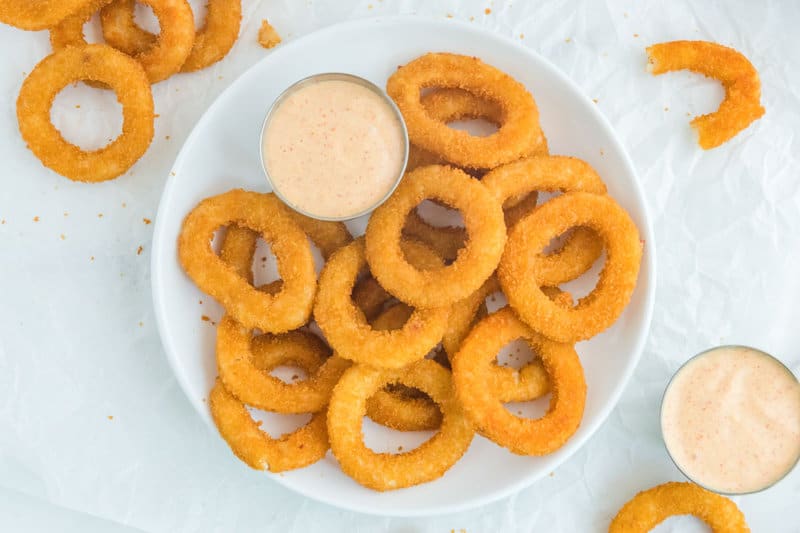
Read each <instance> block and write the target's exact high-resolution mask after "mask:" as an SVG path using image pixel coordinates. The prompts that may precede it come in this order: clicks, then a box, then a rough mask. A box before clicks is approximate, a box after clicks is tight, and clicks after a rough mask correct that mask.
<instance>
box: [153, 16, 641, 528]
mask: <svg viewBox="0 0 800 533" xmlns="http://www.w3.org/2000/svg"><path fill="white" fill-rule="evenodd" d="M429 51H448V52H456V53H460V54H469V55H475V56H478V57H480V58H482V59H483V60H485V61H486V62H488V63H490V64H492V65H494V66H496V67H498V68H500V69H502V70H504V71H506V72H508V73H510V74H511V75H512V76H514V77H515V78H516V79H518V80H520V81H521V82H522V83H524V84H525V85H526V86H527V87H528V89H529V90H530V91H531V92H532V93H533V95H534V97H535V98H536V101H537V103H538V105H539V110H540V112H541V122H542V126H543V128H544V131H545V134H546V135H547V138H548V141H549V143H550V149H551V152H552V153H555V154H569V155H574V156H577V157H581V158H583V159H585V160H586V161H588V162H589V163H591V164H592V165H593V166H594V167H595V168H596V169H597V171H598V172H599V173H600V175H601V176H602V177H603V178H604V179H605V181H606V183H607V184H608V188H609V193H610V194H612V195H613V196H614V198H616V200H617V201H618V202H619V203H620V204H622V205H623V206H624V207H625V208H626V209H627V210H628V212H629V213H630V214H631V216H632V217H633V219H634V220H635V222H636V224H637V225H638V227H639V230H640V231H641V234H642V238H643V239H645V241H646V243H647V244H646V246H645V254H644V261H643V263H642V269H641V273H640V275H639V283H638V286H637V289H636V291H635V293H634V295H633V299H632V301H631V303H630V305H629V306H628V308H627V310H626V311H625V313H624V315H623V316H622V317H621V319H620V320H619V321H618V322H617V323H616V324H615V325H614V327H613V328H611V329H610V330H609V331H607V332H605V333H603V334H602V335H599V336H597V337H595V338H594V339H592V340H591V341H589V342H584V343H581V344H579V345H578V347H577V348H578V352H579V353H580V356H581V360H582V361H583V364H584V368H585V372H586V380H587V383H588V397H587V402H586V412H585V414H584V419H583V424H582V425H581V427H580V429H579V430H578V432H577V433H576V434H575V435H574V436H573V437H572V439H570V441H569V442H568V443H567V444H566V445H565V446H564V447H563V448H562V449H561V450H559V451H558V452H556V453H554V454H552V455H549V456H546V457H520V456H516V455H513V454H511V453H509V452H508V451H507V450H506V449H504V448H501V447H499V446H496V445H494V444H492V443H491V442H489V441H487V440H484V439H483V438H480V437H476V438H475V440H474V442H473V443H472V446H471V447H470V449H469V451H468V452H467V454H466V455H465V456H464V457H463V458H462V459H461V461H459V462H458V463H457V464H456V465H455V466H454V467H453V468H452V469H451V470H450V471H448V472H447V474H446V475H445V476H444V477H443V478H441V479H439V480H437V481H435V482H432V483H428V484H425V485H422V486H417V487H412V488H408V489H402V490H397V491H393V492H388V493H377V492H373V491H370V490H368V489H366V488H364V487H362V486H360V485H358V484H357V483H355V482H354V481H353V480H351V479H350V478H348V477H347V476H346V475H345V474H343V473H342V472H341V471H340V470H339V468H338V465H337V463H336V460H335V459H334V458H333V457H332V456H331V455H330V453H329V454H328V456H327V457H326V458H325V459H324V460H322V461H320V462H318V463H317V464H314V465H312V466H310V467H308V468H305V469H301V470H297V471H293V472H287V473H284V474H281V475H272V474H268V473H265V474H264V475H265V476H269V477H271V478H272V479H274V480H275V481H277V482H278V483H281V484H283V485H285V486H286V487H288V488H290V489H292V490H295V491H297V492H299V493H301V494H304V495H306V496H308V497H310V498H314V499H316V500H319V501H322V502H325V503H328V504H331V505H335V506H337V507H342V508H346V509H352V510H357V511H362V512H366V513H373V514H383V515H394V516H399V515H405V516H410V515H425V514H433V513H446V512H455V511H459V510H462V509H466V508H469V507H474V506H477V505H480V504H485V503H488V502H490V501H493V500H496V499H499V498H502V497H504V496H508V495H510V494H512V493H513V492H515V491H518V490H520V489H522V488H523V487H526V486H528V485H530V484H531V483H533V482H534V481H536V480H537V479H538V478H540V477H542V476H543V475H546V474H548V473H550V472H552V471H553V470H554V469H555V468H556V467H558V465H559V464H561V463H562V462H564V461H565V460H566V459H567V458H568V457H569V456H571V455H572V454H573V453H575V451H576V450H578V449H579V448H580V447H581V446H582V445H583V444H584V443H585V442H586V441H587V439H588V438H589V437H590V436H591V435H592V434H593V433H594V432H595V431H596V430H597V428H598V427H599V426H600V424H602V422H603V421H604V420H605V419H606V417H607V416H608V414H609V412H610V411H611V409H612V408H613V407H614V405H615V404H616V402H617V400H618V398H619V396H620V394H621V392H622V390H623V388H624V386H625V384H626V383H627V381H628V379H629V378H630V376H631V373H632V372H633V369H634V367H635V366H636V362H637V360H638V359H639V356H640V354H641V352H642V348H643V346H644V342H645V339H646V336H647V333H648V329H649V325H650V318H651V315H652V309H653V300H654V292H655V264H654V261H655V250H654V246H653V243H654V240H653V236H652V229H651V226H650V221H649V219H648V215H647V207H646V204H645V200H644V197H643V194H642V191H641V188H640V186H639V182H638V180H637V178H636V174H635V171H634V169H633V166H632V165H631V162H630V160H629V158H628V156H627V155H626V154H625V150H624V149H623V147H622V146H621V145H620V143H619V141H618V140H617V138H616V137H615V135H614V133H613V131H612V129H611V127H610V126H609V124H608V122H607V121H606V120H605V118H604V117H603V116H602V115H601V114H600V113H599V112H598V110H597V108H596V106H595V105H594V104H593V103H592V102H591V101H590V100H589V99H588V98H586V97H585V96H584V95H583V94H581V93H580V91H579V89H578V88H577V87H576V86H575V85H574V84H573V83H572V82H571V81H570V80H568V79H567V78H566V77H565V76H564V75H563V74H562V73H561V72H559V71H558V70H556V69H555V68H554V67H553V66H552V65H550V64H549V63H548V62H547V61H545V60H544V59H542V58H541V57H539V56H538V55H536V54H535V53H534V52H532V51H531V50H529V49H526V48H523V47H521V46H520V45H519V44H517V43H514V42H512V41H510V40H508V39H505V38H502V37H498V36H496V35H492V34H489V33H484V32H483V31H480V30H478V29H475V28H474V27H472V26H469V25H465V24H461V23H456V22H453V21H438V20H427V19H421V18H413V17H402V18H383V19H369V20H358V21H354V22H349V23H345V24H339V25H336V26H331V27H328V28H325V29H323V30H321V31H318V32H316V33H313V34H311V35H308V36H305V37H303V38H300V39H297V40H294V41H291V42H288V43H286V44H282V45H281V46H280V47H279V48H277V49H276V50H275V51H273V52H272V53H270V54H269V55H268V56H267V57H265V58H264V60H262V61H261V62H260V63H258V64H256V65H255V66H253V67H252V68H251V69H250V70H249V71H247V72H246V73H245V74H244V75H242V76H241V77H240V78H239V79H238V80H237V81H236V82H234V83H233V84H232V85H231V86H230V87H229V88H228V89H227V90H226V91H225V92H224V93H223V94H222V95H221V96H220V97H219V98H218V99H217V100H216V102H214V103H213V104H212V105H211V106H210V107H209V109H208V111H207V112H206V113H205V115H204V116H203V117H202V118H201V120H200V121H199V122H198V124H197V126H196V127H195V129H194V131H193V132H192V134H191V135H190V136H189V138H188V140H187V141H186V144H185V145H184V147H183V149H182V150H181V152H180V155H179V156H178V158H177V160H176V162H175V166H174V168H173V173H172V174H171V177H170V178H169V180H168V181H167V184H166V187H165V188H164V193H163V196H162V198H161V204H160V206H159V210H158V219H157V221H156V227H155V237H154V242H153V264H152V280H153V300H154V304H155V311H156V318H157V321H158V328H159V332H160V334H161V339H162V342H163V343H164V348H165V350H166V353H167V356H168V357H169V361H170V363H171V365H172V367H173V369H174V371H175V375H176V376H177V378H178V381H179V382H180V384H181V386H182V387H183V389H184V391H185V392H186V395H187V396H188V397H189V400H190V401H191V402H192V404H193V405H194V406H195V408H196V409H197V411H198V413H200V416H202V417H203V419H204V420H206V421H207V422H208V424H209V426H211V427H212V429H213V422H212V420H211V417H210V413H209V410H208V406H207V404H206V403H205V399H206V398H207V395H208V392H209V390H210V388H211V386H212V384H213V381H214V377H215V376H216V368H215V363H214V341H215V328H213V327H211V326H210V324H209V323H208V322H204V321H202V320H201V319H200V316H201V314H205V315H207V316H209V317H211V319H212V320H214V321H216V320H217V319H218V318H219V316H220V309H219V307H218V306H217V305H216V303H214V302H212V301H211V299H210V298H208V297H206V296H205V295H204V294H202V293H201V292H200V291H199V290H198V289H197V288H195V286H194V285H193V284H192V282H191V281H190V280H189V279H188V278H187V277H186V275H185V274H184V273H183V271H182V270H181V267H180V265H179V264H178V260H177V254H176V241H177V238H178V233H179V231H180V226H181V222H182V220H183V218H184V216H185V215H186V214H187V213H188V212H189V211H190V210H191V209H192V208H193V207H194V206H195V205H196V204H197V203H198V202H199V201H200V200H202V199H203V198H205V197H207V196H211V195H214V194H218V193H221V192H224V191H227V190H229V189H231V188H234V187H243V188H245V189H252V190H258V191H267V190H268V189H267V183H266V181H265V179H264V176H263V174H262V171H261V167H260V163H259V146H258V139H259V133H260V128H261V124H262V120H263V118H264V114H265V112H266V109H267V108H268V107H269V105H270V104H271V103H272V101H273V100H274V99H275V97H276V96H277V95H278V94H279V93H280V92H281V91H282V90H283V89H285V88H286V87H287V86H289V85H290V84H291V83H292V82H294V81H296V80H299V79H301V78H304V77H306V76H308V75H310V74H316V73H318V72H327V71H333V72H349V73H353V74H357V75H360V76H363V77H365V78H368V79H370V80H371V81H373V82H374V83H376V84H378V85H380V86H383V85H385V82H386V78H387V77H388V76H389V75H390V74H391V73H392V72H393V71H394V70H395V69H396V68H397V66H398V65H401V64H404V63H406V62H408V61H409V60H411V59H413V58H415V57H417V56H419V55H421V54H423V53H425V52H429ZM363 227H364V221H357V222H356V223H355V224H353V225H352V227H351V229H353V230H355V231H358V230H359V229H360V230H361V231H363ZM199 300H203V301H204V304H203V305H202V306H201V305H199V304H198V301H199ZM213 431H214V435H215V436H214V438H216V429H213ZM365 432H366V433H367V437H368V443H370V444H371V445H372V444H375V445H377V446H381V447H387V449H388V442H387V441H392V440H393V439H396V438H398V437H397V436H396V435H393V434H391V433H388V432H386V431H384V430H383V428H380V427H379V426H376V425H375V424H367V423H365ZM408 439H411V440H415V439H416V440H417V441H418V440H419V436H411V437H408ZM404 442H405V443H406V445H408V440H405V441H396V442H394V444H395V445H397V444H404ZM241 467H242V468H246V466H244V464H242V466H241Z"/></svg>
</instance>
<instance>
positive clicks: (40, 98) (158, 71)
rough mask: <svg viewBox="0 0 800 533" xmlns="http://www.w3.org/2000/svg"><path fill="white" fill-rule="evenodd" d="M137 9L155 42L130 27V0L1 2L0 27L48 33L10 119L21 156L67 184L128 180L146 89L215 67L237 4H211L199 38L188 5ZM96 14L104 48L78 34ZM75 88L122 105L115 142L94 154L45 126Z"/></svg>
mask: <svg viewBox="0 0 800 533" xmlns="http://www.w3.org/2000/svg"><path fill="white" fill-rule="evenodd" d="M140 1H141V3H143V4H146V5H147V6H149V7H150V8H151V9H152V10H153V13H154V14H155V15H156V17H157V18H158V23H159V28H160V30H159V33H158V35H153V34H151V33H149V32H147V31H145V30H142V29H141V28H139V26H137V25H136V23H135V22H134V17H133V12H134V11H133V10H134V6H135V0H58V1H55V0H36V1H32V0H7V1H2V2H0V22H2V23H5V24H9V25H12V26H16V27H18V28H21V29H25V30H49V31H50V44H51V46H52V48H53V53H52V54H51V55H50V56H48V57H46V58H44V59H43V60H42V61H41V62H40V63H39V64H38V65H37V66H36V68H34V69H33V71H32V72H31V74H30V75H29V76H28V78H27V79H26V80H25V82H24V83H23V86H22V90H21V91H20V95H19V98H18V100H17V117H18V120H19V129H20V133H21V134H22V137H23V139H24V140H25V142H26V143H27V145H28V148H30V150H31V151H32V152H33V153H34V155H36V157H38V158H39V160H40V161H41V162H42V164H44V166H46V167H47V168H50V169H52V170H54V171H55V172H58V173H59V174H61V175H63V176H65V177H67V178H69V179H71V180H74V181H82V182H89V183H93V182H101V181H106V180H110V179H114V178H117V177H119V176H120V175H122V174H124V173H125V172H127V171H128V169H129V168H130V167H131V166H133V164H134V163H136V161H137V160H138V159H139V158H140V157H142V155H144V153H145V152H146V150H147V148H148V146H149V145H150V142H151V140H152V138H153V131H154V119H155V116H156V115H155V113H154V111H153V97H152V93H151V91H150V85H151V84H153V83H157V82H159V81H163V80H165V79H167V78H169V77H170V76H172V75H173V74H176V73H178V72H192V71H195V70H199V69H202V68H204V67H207V66H209V65H211V64H213V63H216V62H217V61H219V60H221V59H222V58H223V57H225V55H227V53H228V52H229V51H230V49H231V47H233V44H234V43H235V42H236V39H237V38H238V35H239V27H240V24H241V18H242V6H241V0H212V1H211V2H210V3H209V5H208V14H207V16H206V20H205V23H204V25H203V27H202V28H201V29H200V30H195V26H194V15H193V14H192V9H191V7H190V6H189V3H188V1H187V0H140ZM98 12H99V13H100V19H101V23H102V29H103V35H104V38H105V41H106V43H107V45H94V44H91V45H90V44H88V43H87V42H86V39H85V37H84V34H83V27H84V25H85V24H86V22H87V21H89V19H91V18H92V16H93V15H94V14H95V13H98ZM79 81H83V82H84V83H86V84H87V85H90V86H91V87H95V88H100V89H112V90H113V91H114V92H115V93H116V95H117V99H118V100H119V102H120V103H121V104H122V108H123V111H122V112H123V128H122V134H121V135H120V136H119V137H118V138H117V139H116V140H114V141H112V142H111V143H110V144H108V145H107V146H105V147H103V148H101V149H99V150H93V151H88V150H82V149H81V148H79V147H78V146H75V145H74V144H71V143H69V142H67V141H66V140H65V139H64V138H63V137H62V136H61V133H60V132H59V131H58V130H57V129H56V128H55V126H53V124H52V123H51V122H50V107H51V106H52V103H53V101H54V99H55V97H56V95H57V94H58V93H59V92H60V91H61V90H62V89H63V88H64V87H65V86H66V85H68V84H70V83H74V82H79Z"/></svg>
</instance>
